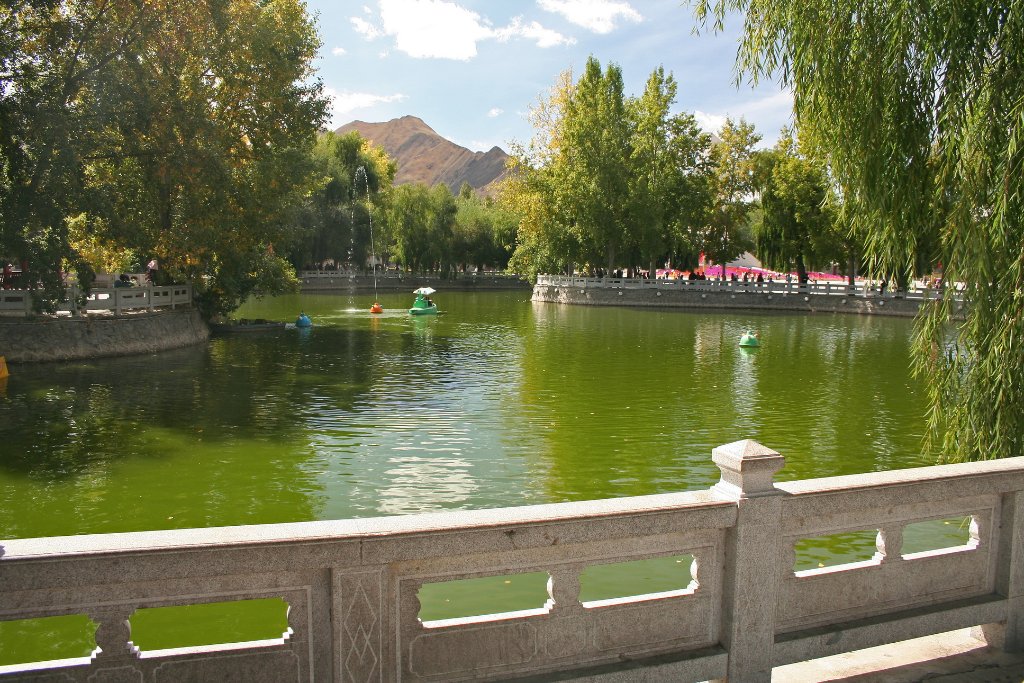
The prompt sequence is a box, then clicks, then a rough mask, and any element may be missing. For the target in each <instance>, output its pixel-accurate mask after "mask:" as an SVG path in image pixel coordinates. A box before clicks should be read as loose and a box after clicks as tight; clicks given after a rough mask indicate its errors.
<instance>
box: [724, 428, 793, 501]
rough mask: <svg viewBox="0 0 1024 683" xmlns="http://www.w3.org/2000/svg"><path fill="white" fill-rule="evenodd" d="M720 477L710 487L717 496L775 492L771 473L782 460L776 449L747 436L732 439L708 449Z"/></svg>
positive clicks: (733, 496) (776, 470)
mask: <svg viewBox="0 0 1024 683" xmlns="http://www.w3.org/2000/svg"><path fill="white" fill-rule="evenodd" d="M711 459H712V460H713V461H714V463H715V464H716V465H718V469H720V470H721V471H722V478H721V480H719V482H718V483H717V484H715V485H714V486H713V487H712V488H711V491H712V493H714V494H715V496H716V497H718V498H725V499H728V500H741V499H744V498H756V497H759V496H770V495H777V494H778V493H779V492H778V491H777V490H776V489H775V482H774V477H775V473H776V472H778V471H779V470H780V469H782V466H783V465H785V464H786V459H785V458H784V457H782V456H781V455H780V454H779V453H778V452H777V451H773V450H772V449H770V448H768V447H767V446H762V445H761V444H759V443H758V442H756V441H753V440H751V439H743V440H742V441H734V442H733V443H728V444H725V445H724V446H718V447H717V448H715V449H713V450H712V451H711Z"/></svg>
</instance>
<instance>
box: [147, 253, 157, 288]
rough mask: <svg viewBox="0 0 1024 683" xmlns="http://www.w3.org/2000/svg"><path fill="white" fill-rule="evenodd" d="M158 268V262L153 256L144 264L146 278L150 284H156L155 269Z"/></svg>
mask: <svg viewBox="0 0 1024 683" xmlns="http://www.w3.org/2000/svg"><path fill="white" fill-rule="evenodd" d="M158 270H160V264H159V263H158V262H157V260H156V257H153V258H152V259H151V260H150V262H149V263H147V264H146V280H148V281H149V283H150V284H151V285H155V284H156V271H158Z"/></svg>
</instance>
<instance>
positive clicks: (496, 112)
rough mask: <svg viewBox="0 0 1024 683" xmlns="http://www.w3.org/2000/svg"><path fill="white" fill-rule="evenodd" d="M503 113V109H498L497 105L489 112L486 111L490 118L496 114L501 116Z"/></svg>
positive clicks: (495, 116)
mask: <svg viewBox="0 0 1024 683" xmlns="http://www.w3.org/2000/svg"><path fill="white" fill-rule="evenodd" d="M504 113H505V110H504V109H499V108H498V107H494V108H493V109H491V110H490V111H489V112H487V116H488V118H492V119H493V118H497V117H498V116H501V115H502V114H504Z"/></svg>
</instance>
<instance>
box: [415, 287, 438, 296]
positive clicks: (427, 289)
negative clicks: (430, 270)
mask: <svg viewBox="0 0 1024 683" xmlns="http://www.w3.org/2000/svg"><path fill="white" fill-rule="evenodd" d="M436 291H437V290H436V289H434V288H433V287H420V288H419V289H414V290H412V293H413V294H422V295H423V296H430V295H431V294H433V293H434V292H436Z"/></svg>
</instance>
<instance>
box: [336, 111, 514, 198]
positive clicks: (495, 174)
mask: <svg viewBox="0 0 1024 683" xmlns="http://www.w3.org/2000/svg"><path fill="white" fill-rule="evenodd" d="M351 131H357V132H358V133H359V134H360V135H361V136H363V137H364V138H366V139H367V140H370V141H372V142H373V143H374V144H375V145H378V146H379V147H382V148H383V149H384V151H385V152H387V154H388V156H390V157H391V158H392V159H394V160H395V161H396V162H397V164H398V172H397V173H396V175H395V183H396V184H398V185H402V184H405V183H424V184H426V185H429V186H434V185H436V184H438V183H444V184H445V185H447V186H448V187H449V188H450V189H451V191H452V192H458V191H459V189H460V188H461V187H462V184H463V183H469V185H470V186H471V187H473V188H474V189H476V190H478V191H480V192H482V193H484V194H492V193H493V191H494V188H495V184H496V182H497V181H498V180H501V179H502V178H503V177H504V176H505V174H506V170H505V162H506V160H507V159H508V154H506V153H505V152H504V150H502V149H501V148H500V147H492V148H491V149H490V150H488V151H487V152H473V151H471V150H468V149H466V148H465V147H462V146H460V145H457V144H455V143H454V142H452V141H451V140H448V139H447V138H444V137H442V136H441V135H439V134H438V133H437V132H436V131H434V129H433V128H431V127H430V126H428V125H427V124H426V123H424V121H423V120H422V119H419V118H417V117H415V116H403V117H401V118H398V119H392V120H391V121H385V122H383V123H367V122H365V121H352V122H351V123H346V124H345V125H343V126H341V127H340V128H338V129H336V130H335V131H334V132H335V133H338V134H341V135H343V134H345V133H349V132H351Z"/></svg>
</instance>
